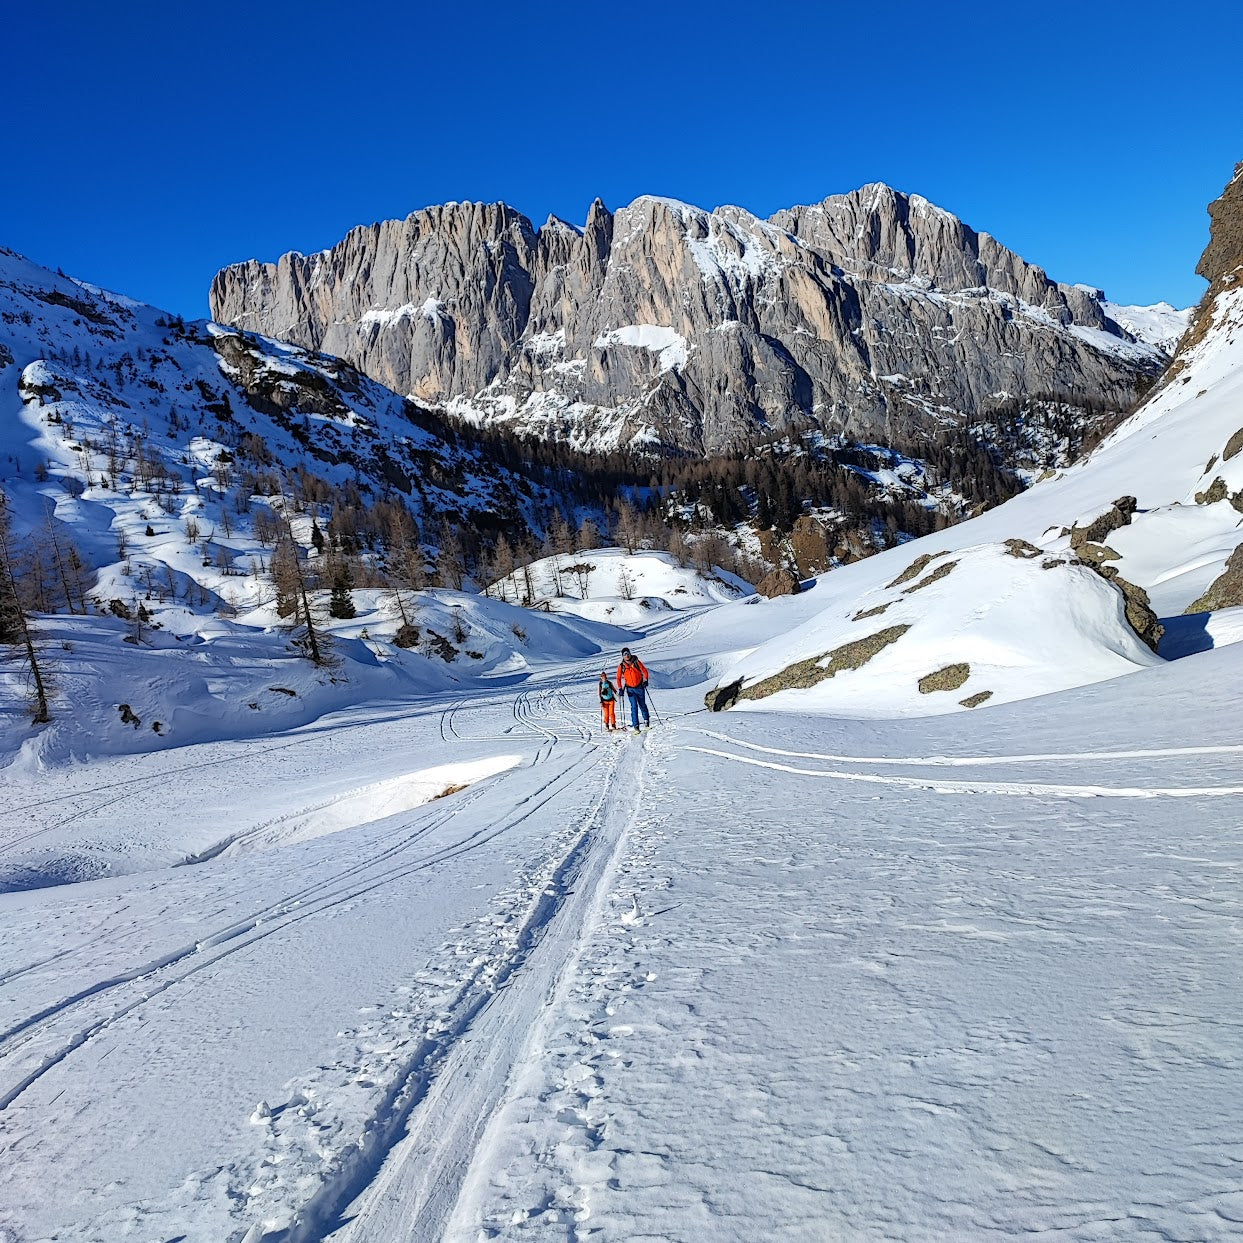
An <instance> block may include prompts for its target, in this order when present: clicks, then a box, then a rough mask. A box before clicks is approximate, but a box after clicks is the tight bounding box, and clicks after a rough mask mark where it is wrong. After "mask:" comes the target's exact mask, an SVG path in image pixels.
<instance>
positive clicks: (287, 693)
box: [0, 251, 611, 759]
mask: <svg viewBox="0 0 1243 1243" xmlns="http://www.w3.org/2000/svg"><path fill="white" fill-rule="evenodd" d="M0 484H2V485H3V488H4V491H5V493H6V494H7V496H8V498H9V501H10V503H11V514H10V517H11V521H12V526H13V530H14V534H15V536H16V537H17V538H19V539H22V538H24V539H25V541H26V542H27V543H28V544H29V545H30V547H31V549H32V552H31V558H30V561H29V563H28V564H27V566H26V569H27V571H28V574H29V575H30V576H32V577H35V578H38V576H40V575H42V574H47V575H48V576H49V579H48V582H47V584H46V586H40V585H38V583H36V586H35V588H34V589H32V590H33V598H35V599H36V601H38V600H39V599H40V598H41V596H46V597H48V603H52V604H56V605H57V606H58V608H59V613H60V615H58V616H56V617H54V618H50V619H45V620H44V621H42V622H40V623H39V624H38V625H37V627H36V630H37V633H38V636H39V651H40V654H41V657H42V660H43V662H44V665H45V670H46V672H47V674H48V675H49V678H50V681H51V685H52V689H53V698H54V708H53V713H52V716H53V724H52V725H51V727H50V728H49V729H48V730H46V731H44V732H43V733H42V734H41V735H40V736H39V737H38V738H37V739H32V740H31V745H32V746H34V747H36V748H37V749H38V752H39V755H40V756H41V757H42V758H43V759H50V758H52V757H54V756H58V755H61V756H63V755H65V754H75V755H86V754H91V755H98V754H106V753H110V752H114V751H129V750H144V749H149V748H152V747H164V746H172V745H184V744H188V743H191V742H198V741H202V740H203V739H205V738H219V737H242V736H250V735H254V734H261V733H266V732H269V731H271V730H272V729H275V728H279V727H283V726H288V725H290V724H295V723H298V722H302V721H306V720H309V719H311V718H313V717H314V716H316V715H319V714H320V713H322V712H323V711H325V710H326V709H327V708H328V707H330V706H333V705H337V706H339V705H341V704H344V703H347V702H352V701H356V700H360V699H369V698H373V697H377V696H379V697H391V696H400V695H408V694H412V693H416V692H419V691H423V690H430V689H439V688H442V687H444V686H446V685H449V684H454V683H458V682H461V681H462V680H469V679H471V678H474V677H477V676H480V675H490V674H495V673H496V672H498V671H512V670H514V669H517V668H521V667H524V665H525V662H526V660H527V657H528V654H530V653H534V658H535V659H537V660H540V659H549V658H563V657H566V656H570V655H576V654H583V653H585V652H588V651H594V650H597V649H598V647H599V646H600V644H601V642H604V641H606V640H608V639H611V636H610V635H609V634H608V632H607V631H605V632H602V634H603V635H604V637H603V638H601V637H600V636H597V637H595V638H592V637H589V634H588V632H589V630H590V627H586V626H581V625H580V626H577V627H573V626H570V625H568V624H557V623H556V622H552V621H550V620H549V619H547V618H542V617H533V616H531V615H530V614H528V613H526V612H524V611H522V610H520V609H517V608H515V607H512V606H508V605H506V604H504V603H503V602H500V601H493V600H486V599H480V598H478V597H476V596H474V595H469V594H461V593H456V592H452V591H439V592H426V591H421V592H419V593H417V596H416V594H415V593H414V592H413V591H411V590H410V588H411V587H413V586H415V585H417V584H418V583H419V582H420V581H423V580H422V578H421V570H422V565H423V563H425V562H426V561H427V560H428V555H429V551H434V548H433V549H429V545H434V544H435V542H436V541H437V540H439V539H440V538H441V532H442V529H443V527H442V524H443V523H444V522H445V521H449V522H451V523H469V525H470V526H472V527H475V528H490V529H493V530H496V529H500V528H501V527H504V528H505V529H506V530H510V531H512V530H513V529H514V527H515V526H517V527H519V529H525V522H524V520H523V508H524V505H527V504H529V503H530V502H531V500H532V498H533V497H534V496H535V495H536V493H537V489H536V488H534V486H533V485H531V484H529V483H527V482H525V481H523V480H521V479H519V478H518V477H516V476H514V475H512V474H510V473H509V472H507V471H505V470H503V469H501V468H499V467H498V466H497V465H495V464H494V463H493V462H491V461H490V460H489V459H488V458H487V457H486V456H485V455H484V454H482V453H481V452H480V451H479V450H478V449H477V448H474V447H472V446H470V445H467V444H464V443H462V442H460V441H459V440H458V439H457V438H456V436H454V434H453V433H452V432H450V431H448V430H447V429H445V428H444V427H442V426H441V425H440V424H439V423H438V422H437V420H436V419H435V418H434V417H433V416H430V415H427V413H426V412H424V411H421V410H419V409H418V408H417V407H415V406H413V405H411V404H410V403H408V402H406V401H404V400H402V399H400V398H397V397H395V396H394V395H393V394H392V393H390V392H388V390H386V389H384V388H382V387H381V386H380V385H378V384H375V383H374V382H372V381H370V380H367V379H365V378H364V377H361V376H359V375H358V374H357V373H355V372H353V371H352V370H351V369H350V368H348V367H347V366H345V365H344V364H342V363H340V362H339V361H338V360H336V359H330V358H326V357H323V356H318V355H314V354H311V353H308V352H307V351H304V350H300V349H296V348H293V347H289V346H285V345H282V344H280V343H278V342H274V341H266V340H262V339H260V338H256V337H251V336H246V335H244V334H241V333H237V332H234V331H232V330H223V329H219V328H217V327H216V326H214V325H210V324H191V325H185V324H182V323H181V322H180V321H177V320H176V319H175V318H171V317H169V316H167V315H165V314H164V313H162V312H160V311H159V310H158V309H156V308H154V307H149V306H144V305H142V304H140V303H137V302H134V301H132V300H130V299H127V298H123V297H120V296H118V295H114V294H109V293H105V292H103V291H101V290H98V289H95V288H94V287H93V286H89V285H84V284H81V283H79V282H76V281H73V280H70V279H69V278H67V277H63V276H59V275H57V274H55V273H52V272H49V271H47V270H46V269H43V268H40V267H38V266H37V265H35V264H32V263H30V262H29V261H27V260H25V259H22V258H21V257H20V256H18V255H15V254H13V253H12V252H9V251H0ZM365 511H369V513H370V515H371V516H370V518H366V514H365ZM377 514H380V515H381V516H382V518H383V524H384V526H383V529H382V530H380V531H375V530H374V529H373V530H370V531H369V530H368V529H367V527H366V526H365V525H364V523H365V521H370V522H371V523H372V525H373V527H374V522H375V520H376V519H375V515H377ZM285 531H287V532H288V535H289V537H290V538H291V540H292V543H293V544H294V545H295V546H296V548H297V550H298V554H299V556H300V557H301V558H304V559H305V563H306V565H307V567H308V570H310V571H312V572H314V571H315V570H317V569H318V568H319V567H322V566H331V564H332V563H333V557H334V548H337V549H338V550H340V549H344V548H346V547H347V546H348V547H350V548H351V549H352V551H353V554H354V560H355V563H356V564H357V565H358V566H360V567H361V569H362V570H363V571H364V572H366V571H367V569H368V566H370V565H379V563H380V561H381V559H384V561H385V564H386V565H387V566H388V568H390V569H391V568H392V562H393V560H394V557H395V555H398V554H400V556H402V557H404V558H405V559H406V560H407V561H408V562H409V565H410V568H409V572H407V573H405V574H398V575H396V576H394V575H391V574H390V575H389V576H388V578H389V581H390V582H395V583H396V584H397V587H396V588H395V589H391V590H381V589H379V588H378V587H377V586H368V585H367V582H366V581H363V582H358V583H355V584H354V585H353V588H352V592H351V596H352V607H353V608H354V609H355V611H356V616H355V617H353V618H352V619H333V618H330V617H328V616H327V615H326V612H324V611H323V610H322V606H321V607H320V608H317V612H323V615H322V616H320V619H319V620H320V626H321V629H322V633H323V637H324V640H325V643H326V644H327V645H328V646H329V647H330V648H331V662H332V667H331V668H326V669H311V668H308V667H307V666H306V661H305V660H304V659H302V656H301V654H300V652H299V651H298V650H295V649H294V648H293V647H292V646H291V642H290V625H289V621H290V620H291V619H289V618H286V617H282V616H281V615H280V608H279V601H278V599H277V596H278V592H277V589H276V586H275V584H274V581H273V577H272V575H271V573H270V570H271V566H272V562H273V558H274V557H275V556H277V547H278V545H279V543H280V540H281V538H282V533H283V532H285ZM36 549H39V550H41V551H35V550H36ZM49 549H51V550H52V552H49V551H48V550H49ZM67 567H68V568H67ZM330 581H331V573H330V571H329V579H328V581H327V582H325V583H324V588H325V589H326V587H327V586H328V585H329V582H330ZM377 581H378V580H377ZM39 611H40V612H42V613H44V614H46V613H47V612H48V611H49V610H48V607H47V604H46V603H45V604H44V607H43V608H42V609H40V610H39ZM403 623H407V628H406V630H405V631H404V632H403V634H402V636H401V638H402V644H401V645H400V646H399V645H398V644H397V643H396V642H395V641H394V640H395V639H396V638H397V632H398V630H399V629H400V628H401V627H402V625H403ZM27 689H28V688H27V671H26V669H25V667H24V665H23V664H22V663H21V662H20V661H19V659H18V653H16V652H13V653H11V654H9V653H7V652H6V657H5V659H4V661H3V663H0V749H2V750H3V752H4V753H5V754H9V753H11V751H12V749H13V748H14V747H15V746H16V745H17V744H18V742H19V741H20V740H21V739H23V738H25V737H26V736H27V733H28V717H27V712H26V692H27Z"/></svg>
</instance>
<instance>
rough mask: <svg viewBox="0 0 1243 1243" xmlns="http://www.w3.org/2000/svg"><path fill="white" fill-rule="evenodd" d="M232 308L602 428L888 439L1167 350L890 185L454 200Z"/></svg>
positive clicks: (1110, 390)
mask: <svg viewBox="0 0 1243 1243" xmlns="http://www.w3.org/2000/svg"><path fill="white" fill-rule="evenodd" d="M211 305H212V312H213V314H214V315H215V317H216V318H217V319H219V320H221V321H222V322H225V323H230V324H233V325H236V326H238V327H242V328H249V329H254V330H256V331H260V332H263V333H265V334H268V335H275V336H278V337H282V338H284V339H288V340H292V341H295V342H297V343H299V344H302V345H307V346H310V347H313V348H317V349H322V350H325V351H328V352H330V353H335V354H339V355H341V356H342V357H344V358H346V359H347V360H349V361H350V362H352V363H353V364H354V365H356V366H358V367H359V368H360V369H361V370H363V371H364V372H366V373H367V374H369V375H371V376H373V377H374V378H376V379H379V380H380V381H381V382H383V383H384V384H386V385H388V386H389V387H391V388H394V389H396V390H397V391H398V392H402V393H409V394H411V395H413V396H415V397H417V398H419V399H420V400H423V401H426V402H429V403H432V404H435V405H437V406H440V407H443V408H447V409H450V410H454V411H456V412H458V413H460V414H464V415H467V416H469V417H471V418H473V419H476V420H478V421H483V422H506V423H510V424H513V425H516V426H517V427H519V428H520V429H521V430H523V431H525V432H527V433H529V434H535V435H541V436H549V437H555V438H559V439H568V440H570V441H571V442H573V443H576V444H577V445H579V446H580V447H589V446H593V445H598V446H607V447H612V446H616V445H621V444H631V445H637V446H644V447H646V448H648V449H650V450H652V451H665V452H692V453H711V452H715V451H720V450H722V449H724V448H727V447H738V446H740V445H746V444H750V443H753V442H754V441H755V439H756V438H757V437H762V436H765V435H768V434H770V433H771V432H772V431H773V430H775V429H780V428H783V427H789V426H795V425H797V426H806V425H808V424H811V425H813V426H819V427H820V428H821V429H823V430H825V431H827V432H839V431H842V432H846V433H847V434H852V435H868V436H876V435H884V434H885V431H886V429H887V428H889V427H890V426H891V425H892V424H893V423H894V422H895V421H897V422H905V423H909V422H910V421H911V420H915V421H917V422H918V421H924V422H928V421H938V420H939V421H941V422H943V421H944V420H945V419H946V418H947V417H948V418H963V419H975V418H978V417H979V416H981V415H982V414H984V413H986V412H987V410H988V409H989V408H990V406H995V405H996V403H998V402H1004V401H1006V400H1011V399H1013V398H1014V397H1016V396H1023V395H1025V394H1026V395H1033V394H1039V395H1045V396H1050V395H1058V396H1067V395H1071V396H1079V397H1081V398H1082V399H1085V400H1091V401H1092V402H1095V403H1099V404H1101V405H1104V406H1106V407H1111V408H1114V409H1123V408H1125V407H1126V406H1127V405H1129V403H1130V402H1131V401H1132V399H1133V397H1134V395H1135V392H1136V390H1137V387H1138V386H1139V385H1140V384H1141V383H1142V382H1143V381H1144V380H1145V379H1146V378H1147V377H1150V376H1151V375H1153V374H1155V373H1157V372H1159V371H1160V370H1161V368H1162V367H1163V365H1164V363H1165V361H1166V357H1165V355H1164V354H1163V353H1162V352H1161V351H1159V350H1157V349H1155V348H1153V347H1151V346H1148V345H1146V344H1143V343H1141V342H1137V341H1136V340H1135V338H1134V337H1133V336H1132V334H1131V333H1129V332H1127V331H1126V330H1125V329H1123V328H1122V327H1120V326H1119V324H1118V323H1117V322H1115V321H1114V320H1113V319H1111V318H1110V317H1109V316H1108V315H1107V314H1106V312H1105V311H1104V309H1103V308H1102V303H1101V300H1100V299H1099V298H1097V297H1096V296H1095V295H1094V294H1093V292H1092V291H1091V290H1088V289H1083V288H1078V287H1073V286H1068V285H1062V284H1059V283H1057V282H1055V281H1053V280H1051V279H1050V278H1049V277H1048V276H1047V275H1046V274H1045V272H1044V271H1043V270H1042V269H1040V268H1039V267H1036V266H1035V265H1033V264H1029V263H1027V262H1026V261H1025V260H1023V259H1022V258H1020V257H1019V256H1018V255H1016V254H1014V253H1013V252H1012V251H1009V250H1007V249H1006V248H1005V247H1004V246H1002V245H1001V244H1000V243H999V242H997V241H996V240H995V239H993V238H992V237H990V236H989V235H988V234H987V233H977V232H976V231H975V230H973V229H971V228H970V227H969V226H967V225H965V224H964V223H963V222H962V221H960V220H959V219H958V218H957V217H955V216H954V215H952V214H951V213H949V212H947V211H944V210H943V209H941V208H939V207H936V206H935V205H934V204H932V203H930V202H929V201H928V200H927V199H924V198H922V197H920V196H919V195H908V194H905V193H903V192H901V191H898V190H895V189H893V188H892V187H890V186H886V185H883V184H879V183H878V184H874V185H869V186H864V187H862V188H861V189H859V190H855V191H852V192H851V193H849V194H842V195H834V196H830V197H829V198H827V199H825V200H824V201H823V202H821V203H818V204H815V205H811V206H806V207H793V208H790V209H788V210H786V211H782V212H778V213H776V214H775V215H774V216H773V217H771V218H770V219H769V220H761V219H759V218H758V217H756V216H755V215H753V214H752V213H751V212H749V211H747V210H745V209H744V208H741V207H734V206H725V207H719V208H717V209H715V210H713V211H708V210H705V209H703V208H700V207H695V206H693V205H692V204H689V203H684V202H681V201H679V200H676V199H670V198H662V197H659V196H655V195H644V196H641V197H639V198H637V199H635V200H634V202H632V203H630V204H629V205H628V206H626V207H623V208H621V209H620V210H619V211H618V212H617V213H616V214H615V215H614V214H613V213H611V212H610V211H609V210H608V208H606V207H605V205H604V204H603V203H602V202H601V201H600V200H599V199H597V200H596V201H595V202H593V203H592V205H591V208H590V209H589V211H588V213H587V218H586V221H585V224H584V226H583V228H582V229H577V228H575V227H573V226H569V225H566V224H565V223H564V222H562V221H560V220H557V219H555V218H552V219H550V220H549V222H548V223H547V224H546V225H545V226H544V227H543V228H542V229H540V230H538V231H537V230H535V229H534V228H533V227H532V225H531V223H530V221H529V220H528V219H527V218H526V217H525V216H523V215H522V214H521V213H519V212H517V211H515V210H513V209H512V208H510V207H508V206H507V205H506V204H504V203H493V204H482V203H450V204H445V205H443V206H440V207H430V208H425V209H423V210H422V211H418V212H414V213H413V214H411V215H410V216H408V217H407V218H406V219H405V220H401V221H386V222H383V223H381V224H376V225H372V226H369V227H366V228H362V229H355V230H354V231H352V232H351V233H350V234H349V235H347V237H346V238H345V239H344V240H343V241H342V242H341V243H340V244H339V245H337V246H336V247H333V248H332V250H331V251H328V252H325V253H324V254H322V255H317V256H313V257H311V258H309V259H308V258H306V257H304V256H301V255H286V256H284V257H283V258H282V259H281V260H280V261H279V262H278V263H276V264H262V263H258V262H256V261H253V260H252V261H249V262H248V263H243V264H236V265H233V266H232V267H229V268H225V269H224V270H222V271H221V272H220V273H218V275H217V277H216V279H215V281H214V282H213V285H212V291H211Z"/></svg>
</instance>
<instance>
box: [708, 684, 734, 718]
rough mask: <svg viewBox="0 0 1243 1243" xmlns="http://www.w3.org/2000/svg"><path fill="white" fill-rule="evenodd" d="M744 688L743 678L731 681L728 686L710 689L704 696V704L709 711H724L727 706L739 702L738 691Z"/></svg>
mask: <svg viewBox="0 0 1243 1243" xmlns="http://www.w3.org/2000/svg"><path fill="white" fill-rule="evenodd" d="M740 690H742V679H741V678H739V679H738V680H737V681H736V682H731V683H729V685H728V686H718V687H716V688H715V689H714V690H710V691H709V692H708V693H707V694H706V695H705V696H704V704H705V706H706V707H707V709H708V711H709V712H724V711H725V709H726V708H728V707H731V706H732V705H733V704H735V703H737V702H738V692H739V691H740Z"/></svg>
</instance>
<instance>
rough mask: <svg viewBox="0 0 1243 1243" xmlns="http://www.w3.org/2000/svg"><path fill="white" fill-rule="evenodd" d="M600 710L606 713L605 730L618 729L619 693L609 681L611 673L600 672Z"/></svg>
mask: <svg viewBox="0 0 1243 1243" xmlns="http://www.w3.org/2000/svg"><path fill="white" fill-rule="evenodd" d="M598 689H599V691H600V709H601V711H602V712H603V713H604V728H605V729H616V728H617V691H616V690H615V689H614V688H613V683H612V682H610V681H609V671H608V670H607V669H601V670H600V686H599V688H598Z"/></svg>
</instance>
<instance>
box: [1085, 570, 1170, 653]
mask: <svg viewBox="0 0 1243 1243" xmlns="http://www.w3.org/2000/svg"><path fill="white" fill-rule="evenodd" d="M1086 564H1088V565H1090V566H1092V568H1093V569H1094V570H1095V571H1096V572H1097V573H1098V574H1099V575H1100V576H1101V577H1102V578H1107V579H1108V580H1109V581H1110V582H1111V583H1113V585H1114V586H1115V587H1117V589H1118V590H1119V591H1120V592H1122V598H1123V599H1124V600H1125V601H1126V620H1127V623H1128V624H1129V625H1130V627H1131V629H1132V630H1134V631H1135V633H1136V634H1137V635H1139V637H1140V638H1141V639H1143V641H1144V642H1145V643H1146V644H1147V645H1148V646H1149V647H1150V648H1151V649H1152V650H1153V651H1154V652H1155V651H1156V650H1157V647H1158V645H1159V644H1160V642H1161V636H1162V635H1163V634H1165V627H1164V626H1163V625H1162V624H1161V619H1160V618H1159V617H1158V616H1157V615H1156V613H1154V612H1153V610H1152V602H1151V601H1150V600H1149V599H1148V593H1147V592H1146V591H1145V590H1144V589H1143V588H1142V587H1137V586H1136V585H1135V584H1134V583H1132V582H1128V581H1127V580H1126V579H1125V578H1123V577H1122V575H1121V574H1119V573H1118V569H1117V567H1116V566H1112V565H1098V564H1096V563H1095V562H1092V561H1088V562H1086Z"/></svg>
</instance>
